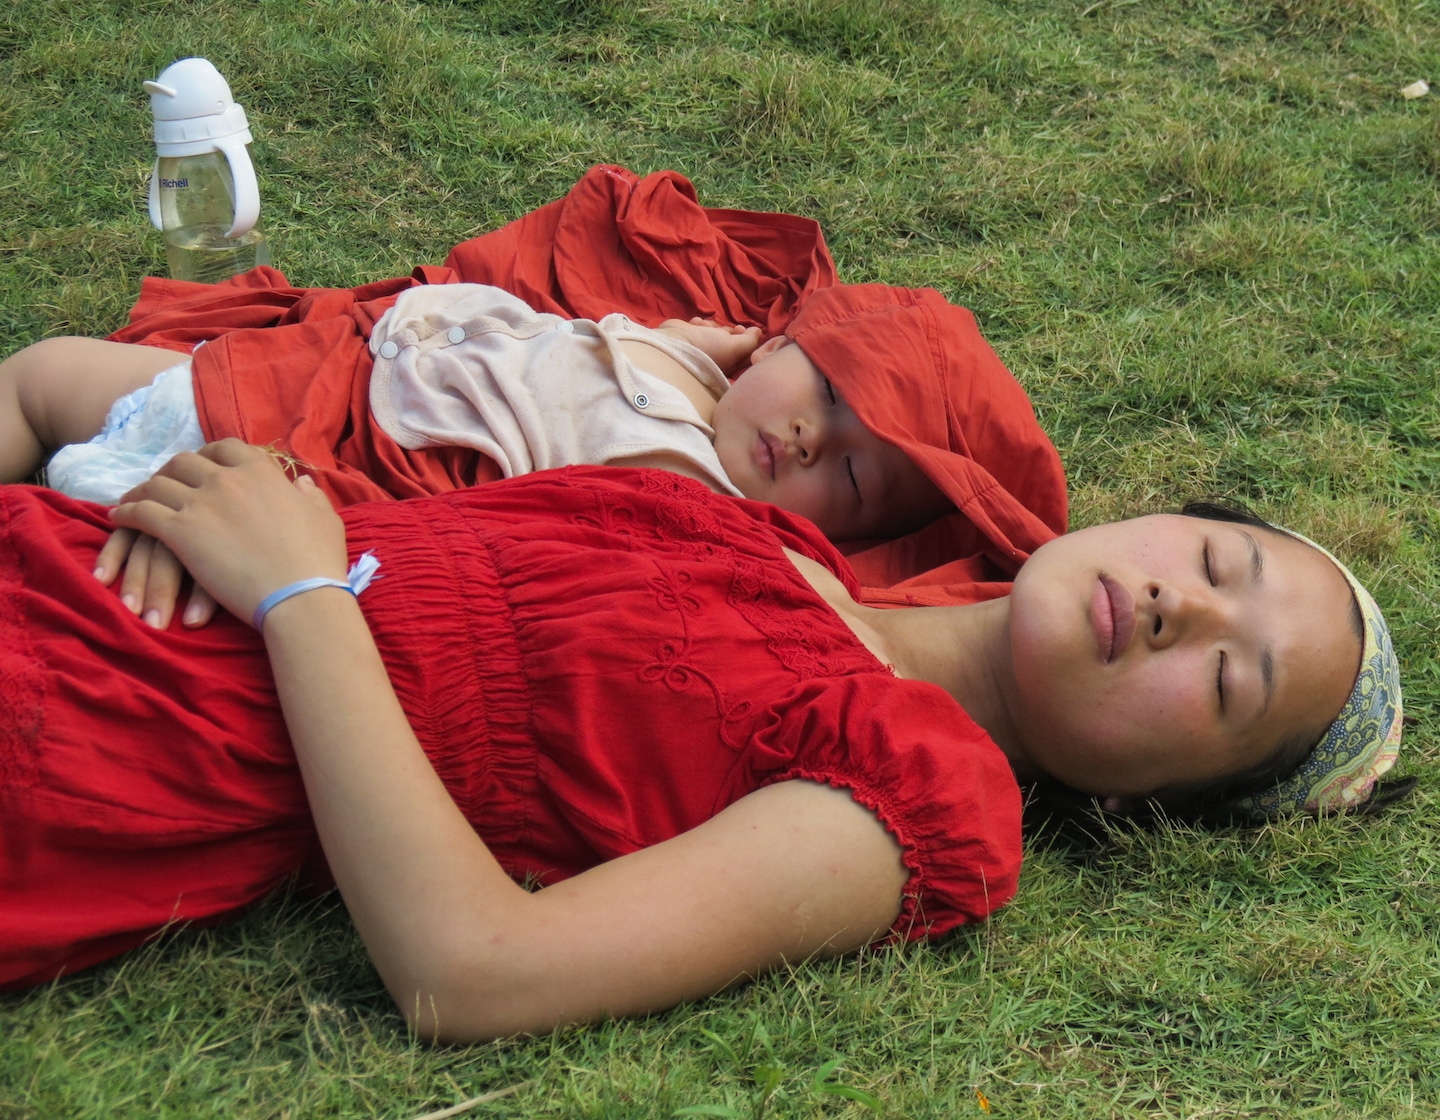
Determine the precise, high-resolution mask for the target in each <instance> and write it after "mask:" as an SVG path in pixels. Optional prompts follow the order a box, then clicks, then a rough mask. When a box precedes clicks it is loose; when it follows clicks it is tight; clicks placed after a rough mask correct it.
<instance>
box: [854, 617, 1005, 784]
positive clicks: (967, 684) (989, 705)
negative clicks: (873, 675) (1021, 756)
mask: <svg viewBox="0 0 1440 1120" xmlns="http://www.w3.org/2000/svg"><path fill="white" fill-rule="evenodd" d="M859 609H860V611H862V612H863V614H862V617H863V618H864V620H865V622H866V623H867V624H868V625H869V626H870V627H871V628H872V629H873V630H874V631H875V632H876V633H877V634H879V635H880V636H881V639H882V640H883V641H884V643H885V646H886V649H887V651H888V652H889V655H890V663H891V664H892V665H893V666H894V668H895V673H896V675H897V676H901V677H905V678H907V679H910V680H921V681H929V682H930V683H931V684H936V685H939V686H940V687H941V688H943V689H944V690H945V691H946V692H948V693H949V694H950V695H951V696H953V697H954V698H955V701H956V703H958V704H959V705H960V706H961V707H962V708H964V709H965V712H966V714H967V715H969V717H970V718H971V719H973V720H974V721H975V722H976V723H978V724H979V725H980V726H981V727H983V728H984V729H985V731H986V732H987V733H988V734H989V735H990V737H991V738H992V739H994V740H995V742H996V744H997V745H998V746H999V747H1000V749H1001V750H1002V751H1004V752H1005V755H1006V756H1007V757H1008V758H1011V759H1012V760H1013V759H1015V758H1016V757H1018V753H1017V748H1018V745H1019V740H1018V738H1017V736H1016V734H1015V720H1014V717H1013V712H1012V708H1011V698H1012V697H1013V696H1014V695H1015V675H1014V669H1013V666H1012V663H1011V660H1010V600H1009V599H991V600H990V601H988V602H984V603H972V604H968V605H965V606H955V607H912V608H902V609H899V610H875V609H873V608H868V607H860V608H859Z"/></svg>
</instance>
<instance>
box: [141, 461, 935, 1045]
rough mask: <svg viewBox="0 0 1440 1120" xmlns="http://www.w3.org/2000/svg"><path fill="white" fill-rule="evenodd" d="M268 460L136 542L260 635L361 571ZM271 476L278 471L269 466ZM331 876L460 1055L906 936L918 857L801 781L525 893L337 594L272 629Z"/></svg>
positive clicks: (858, 811)
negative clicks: (286, 593) (271, 598)
mask: <svg viewBox="0 0 1440 1120" xmlns="http://www.w3.org/2000/svg"><path fill="white" fill-rule="evenodd" d="M250 450H251V449H243V448H242V449H240V450H236V449H235V448H234V447H230V448H229V450H227V451H225V452H224V453H223V454H221V453H213V454H218V455H219V457H220V458H221V459H222V461H223V462H226V463H229V462H230V461H232V460H233V465H217V464H216V463H214V462H211V461H210V460H209V459H206V460H205V461H204V462H203V463H197V462H196V460H200V459H202V458H203V457H202V456H190V457H187V458H185V459H182V460H181V461H180V462H179V464H178V465H177V466H176V467H175V468H174V469H173V471H171V468H167V471H170V472H171V474H172V475H173V476H176V477H168V478H162V479H161V480H159V481H158V482H156V481H155V480H152V482H151V483H147V484H146V485H145V487H142V488H141V489H140V491H139V492H138V494H137V497H138V498H139V499H140V500H138V501H132V502H128V503H126V504H124V505H122V506H120V507H118V508H117V511H116V520H117V523H122V524H128V525H131V526H132V527H134V528H138V529H141V530H143V531H146V532H150V533H152V534H154V535H156V536H158V537H159V538H160V539H162V540H165V541H166V543H167V544H169V545H170V547H171V548H172V549H173V550H174V551H175V552H176V554H177V555H178V556H179V557H180V558H181V559H182V560H183V561H184V562H185V564H186V566H187V567H188V568H189V569H190V570H191V571H192V572H194V573H195V574H196V576H197V578H199V579H201V580H202V581H203V582H205V583H206V585H207V586H208V587H210V589H211V590H212V592H213V593H214V594H215V596H216V598H217V599H219V600H220V601H221V602H222V603H223V604H225V605H226V606H227V608H228V609H230V610H231V611H232V612H234V613H238V614H240V616H241V617H248V613H249V612H250V611H253V609H254V606H255V604H256V603H258V602H259V599H260V598H263V597H264V595H265V594H268V592H269V591H271V590H274V589H275V588H276V587H279V586H283V585H284V584H286V583H289V582H293V581H294V580H296V579H301V578H306V577H308V576H312V575H331V576H335V575H336V573H337V572H342V573H343V567H344V560H345V553H344V539H343V530H340V531H339V532H338V533H337V532H336V530H337V529H338V527H339V524H340V523H339V519H338V518H336V517H335V515H334V514H333V512H330V511H329V510H328V508H323V509H322V508H321V506H320V504H319V502H317V501H316V499H317V498H321V499H322V500H323V496H321V495H319V493H318V491H314V490H313V488H312V489H310V490H309V491H308V492H307V491H306V490H297V489H296V488H295V487H292V486H291V484H290V483H289V482H288V481H286V480H285V479H284V477H283V476H282V475H281V474H280V473H279V471H278V470H277V469H275V468H274V467H273V466H271V465H270V464H269V463H268V461H265V462H263V463H262V462H260V461H259V460H257V459H255V458H254V456H253V455H251V454H250ZM254 455H259V456H261V457H262V458H263V452H255V453H254ZM265 639H266V645H267V648H268V649H269V651H270V657H271V662H272V664H273V666H274V670H275V678H276V683H277V687H278V689H279V694H280V699H281V704H282V706H283V708H284V711H285V717H286V724H287V726H288V728H289V730H290V734H291V738H292V740H293V741H294V744H295V750H296V755H297V757H298V758H299V760H300V767H301V771H302V773H303V775H304V779H305V786H306V791H307V793H308V795H309V798H310V804H311V808H312V811H313V813H314V817H315V822H316V826H317V828H318V830H319V833H320V837H321V840H322V842H323V844H324V846H325V853H326V857H327V859H328V860H329V863H330V867H331V870H332V871H333V872H334V875H335V879H336V882H337V883H338V884H339V886H340V890H341V893H342V894H343V896H344V898H345V901H346V905H347V906H348V907H349V909H350V912H351V915H352V917H353V918H354V920H355V923H356V925H357V927H358V928H359V930H360V933H361V936H362V937H363V938H364V940H365V944H366V947H367V948H368V949H369V951H370V954H371V957H372V958H373V960H374V961H375V965H376V967H377V968H378V969H379V971H380V974H381V976H382V978H383V979H384V981H385V983H386V986H387V987H388V988H389V990H390V992H391V994H392V995H393V996H394V998H395V1000H396V1002H397V1004H398V1005H399V1006H400V1009H401V1011H402V1012H403V1013H404V1014H405V1016H406V1018H407V1019H408V1020H409V1021H410V1022H411V1023H412V1024H414V1026H415V1028H416V1029H417V1031H419V1032H420V1033H421V1034H422V1035H424V1036H425V1037H428V1038H434V1039H441V1040H447V1041H462V1040H471V1039H478V1038H489V1037H494V1036H497V1035H504V1034H511V1033H516V1032H521V1031H529V1030H544V1029H548V1028H550V1027H552V1026H555V1025H557V1024H560V1023H566V1022H575V1021H586V1020H591V1019H595V1018H599V1017H602V1016H605V1015H623V1014H631V1013H637V1012H644V1011H650V1010H656V1009H659V1008H663V1007H668V1006H670V1005H672V1004H674V1003H676V1002H677V1001H679V1000H682V999H685V998H688V997H694V996H701V995H704V994H707V993H710V992H714V991H716V990H719V989H720V988H723V987H725V986H727V985H728V984H730V983H733V982H734V981H736V980H738V979H741V978H743V977H746V976H751V975H754V974H756V973H758V972H760V971H763V970H765V969H767V968H772V967H775V966H777V965H779V964H781V963H783V962H786V961H797V960H801V959H804V958H805V957H808V956H812V955H814V954H817V953H830V952H842V951H845V950H848V949H853V948H856V947H858V946H860V945H863V944H865V943H867V942H868V941H870V940H872V939H873V938H874V937H876V936H877V935H879V934H880V933H882V932H883V931H884V930H885V929H886V928H887V927H888V926H889V924H890V923H891V922H892V921H893V920H894V918H895V915H896V913H897V912H898V909H899V904H900V892H901V890H902V888H903V885H904V883H905V879H906V872H905V869H904V867H903V865H902V863H901V860H900V855H899V848H898V846H897V845H896V843H895V841H894V840H893V839H892V838H891V837H890V836H889V834H888V833H887V832H886V831H885V830H884V829H883V827H882V826H881V825H880V823H879V822H878V820H877V819H876V818H875V817H874V816H873V815H872V814H870V813H869V812H868V811H866V810H865V809H863V808H861V807H860V806H859V805H857V804H856V803H855V802H854V801H853V800H852V799H851V798H850V797H849V796H848V795H847V794H845V793H844V792H841V791H837V790H833V789H829V788H827V787H823V786H819V785H816V784H813V783H808V782H787V783H782V784H780V785H777V786H774V787H770V788H768V789H764V790H761V791H759V792H757V793H753V794H751V795H750V796H748V797H746V798H744V799H742V800H741V801H739V802H737V803H736V804H735V805H733V806H731V807H730V808H729V809H727V810H725V811H724V812H723V813H721V814H720V815H719V816H717V817H715V818H714V819H713V820H711V821H709V822H707V823H705V824H703V825H701V826H700V827H699V828H696V829H694V830H692V831H691V832H688V833H686V834H684V835H682V836H679V837H676V838H675V839H673V840H671V841H668V842H666V843H664V844H660V845H657V846H655V847H653V848H649V849H646V850H644V851H641V852H637V853H635V854H633V855H629V856H625V857H623V858H621V859H618V860H614V861H612V862H610V863H607V864H603V865H601V866H599V867H596V868H594V869H592V870H590V871H588V872H586V873H584V874H582V875H579V876H576V877H575V878H573V879H570V880H567V881H565V882H562V883H559V884H557V885H555V886H553V887H549V888H547V889H545V890H542V891H539V892H536V893H534V894H531V893H527V892H526V891H524V890H522V889H521V888H520V887H519V886H517V885H516V884H515V883H514V882H513V881H512V880H511V879H510V878H509V877H508V876H507V875H506V874H505V873H504V871H503V870H502V869H501V868H500V866H499V864H498V863H497V862H496V861H495V859H494V857H493V856H492V855H491V854H490V852H489V851H488V849H486V847H485V846H484V844H483V843H482V842H481V841H480V839H479V838H478V836H477V835H476V834H475V832H474V831H473V830H472V829H471V827H470V825H469V823H468V822H467V821H466V820H465V818H464V817H463V816H462V815H461V813H460V811H459V810H458V808H456V806H455V803H454V802H453V801H452V800H451V798H450V796H449V794H448V793H447V792H446V791H445V788H444V786H443V785H442V784H441V782H440V780H439V778H438V777H437V776H436V775H435V772H434V770H433V769H432V767H431V766H430V764H429V762H428V760H427V759H426V758H425V755H424V753H423V752H422V750H421V749H420V746H419V744H418V742H417V741H416V739H415V736H414V733H413V732H412V731H411V729H410V727H409V724H408V723H407V722H406V719H405V715H404V712H403V711H402V709H401V708H400V705H399V703H398V701H397V700H396V699H395V694H394V692H393V690H392V689H391V687H390V684H389V681H388V678H387V677H386V674H385V669H384V665H383V663H382V662H381V660H380V657H379V655H378V653H377V652H376V650H375V645H374V642H373V640H372V639H371V637H370V634H369V631H368V629H367V628H366V625H365V621H364V618H363V616H362V615H361V613H360V610H359V607H358V605H357V604H356V602H355V601H354V599H353V598H352V597H351V596H349V595H348V594H346V593H345V592H343V591H340V590H338V589H321V590H319V591H312V592H309V593H306V594H304V595H300V596H297V597H296V598H293V599H290V600H287V601H286V602H284V603H281V604H280V605H279V606H277V607H276V608H275V609H274V610H273V611H272V612H271V613H270V615H269V616H268V618H267V619H266V622H265Z"/></svg>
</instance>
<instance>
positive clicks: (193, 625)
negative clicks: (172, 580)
mask: <svg viewBox="0 0 1440 1120" xmlns="http://www.w3.org/2000/svg"><path fill="white" fill-rule="evenodd" d="M217 609H219V605H218V604H217V603H216V602H215V597H214V596H213V595H211V594H210V592H208V591H206V590H205V589H204V588H203V587H201V586H200V585H199V584H198V583H197V584H196V585H195V586H194V587H192V588H191V589H190V599H189V601H188V602H186V604H185V614H184V615H183V616H182V617H181V619H180V624H181V625H182V626H188V627H189V628H190V629H192V630H194V629H198V628H199V627H201V626H204V625H205V624H206V623H207V622H209V621H210V620H211V619H212V618H214V617H215V611H216V610H217Z"/></svg>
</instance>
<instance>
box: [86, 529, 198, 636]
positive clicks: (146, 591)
mask: <svg viewBox="0 0 1440 1120" xmlns="http://www.w3.org/2000/svg"><path fill="white" fill-rule="evenodd" d="M122 571H123V572H124V573H125V575H124V578H123V579H122V580H121V581H120V601H121V602H122V603H124V604H125V606H126V608H127V609H128V610H129V611H130V613H131V614H135V615H139V616H140V617H141V618H142V619H144V621H145V624H146V625H147V626H153V627H154V628H155V629H156V630H164V629H165V628H166V627H167V626H169V625H170V618H171V616H172V615H173V614H174V613H175V603H176V602H177V600H178V599H179V597H180V585H181V583H182V582H183V581H184V579H185V576H186V575H187V574H188V573H187V572H186V571H185V568H184V566H183V565H182V564H181V563H180V561H179V560H178V559H177V558H176V556H175V554H174V553H173V552H171V551H170V550H169V549H168V548H167V547H166V546H165V545H163V544H161V543H160V542H159V541H157V540H156V539H155V538H154V537H151V536H147V535H146V534H144V533H140V532H137V531H136V530H134V529H116V530H115V531H114V532H113V533H111V534H110V539H109V540H107V541H106V542H105V547H104V548H102V549H101V550H100V555H99V556H97V557H96V558H95V578H96V579H98V580H99V581H100V582H101V583H103V584H104V585H105V586H106V587H109V586H110V585H111V584H112V583H114V582H115V577H116V576H118V575H120V573H121V572H122ZM216 606H217V604H216V602H215V600H214V598H212V597H211V595H210V592H208V591H206V590H205V589H204V588H203V587H201V586H200V585H199V584H198V583H197V584H194V585H193V586H192V587H191V588H190V598H189V599H187V600H186V603H185V614H184V617H183V618H181V620H180V621H181V625H183V626H188V627H190V628H191V629H195V628H197V627H200V626H204V625H205V624H206V623H207V622H209V621H210V620H211V619H212V618H214V617H215V610H216Z"/></svg>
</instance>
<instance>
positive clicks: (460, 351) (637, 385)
mask: <svg viewBox="0 0 1440 1120" xmlns="http://www.w3.org/2000/svg"><path fill="white" fill-rule="evenodd" d="M622 341H634V342H643V343H646V344H647V345H650V346H654V347H655V348H656V349H658V350H661V351H663V352H664V353H665V354H667V355H669V356H670V357H672V358H674V359H675V360H676V361H677V362H679V363H680V364H681V365H682V366H683V367H684V368H685V369H686V370H687V371H688V372H689V373H690V374H692V375H693V376H694V377H695V379H696V380H697V381H699V382H700V383H701V384H702V385H703V386H705V388H706V389H707V390H708V391H710V392H711V393H713V394H714V395H715V397H716V398H717V399H718V398H719V397H720V396H721V395H723V394H724V392H725V391H726V389H728V388H729V382H728V381H727V380H726V379H725V375H724V374H723V373H721V372H720V367H719V366H717V365H716V364H715V363H714V361H712V360H711V359H710V357H709V356H708V355H706V354H705V353H704V352H703V351H701V350H699V349H697V348H696V347H694V346H691V345H690V344H689V343H687V342H682V341H680V340H679V339H676V338H672V337H671V336H669V335H667V334H663V333H661V332H659V331H654V330H650V329H649V328H647V327H642V326H639V325H637V324H635V323H632V322H631V321H630V320H629V319H627V318H626V317H625V316H624V315H619V314H615V315H607V316H605V318H603V319H601V320H600V321H599V322H598V323H596V322H592V321H591V320H589V319H563V318H561V317H560V316H558V315H548V314H545V313H543V312H538V311H535V310H534V309H533V308H531V307H530V305H529V304H527V303H525V302H524V301H523V300H520V299H517V298H516V297H515V296H513V295H511V294H510V293H509V292H506V291H503V290H501V289H500V288H492V287H490V286H489V285H485V284H433V285H421V286H419V287H415V288H409V289H407V290H406V291H404V292H402V293H401V294H400V298H399V299H397V300H396V301H395V306H394V307H392V308H391V309H390V310H389V311H387V312H386V313H385V314H384V315H383V316H381V318H380V320H379V321H378V322H377V323H376V324H375V327H374V329H373V330H372V331H371V333H370V352H371V354H373V355H374V358H375V368H374V370H373V372H372V373H371V375H370V411H371V412H372V413H373V414H374V416H375V420H376V421H377V422H378V423H379V425H380V427H381V428H383V429H384V431H385V432H386V434H387V435H389V436H390V438H391V439H393V440H395V442H396V443H398V444H399V445H400V446H401V447H405V448H409V449H411V450H416V449H418V448H422V447H435V446H448V445H460V446H464V447H473V448H475V449H477V450H478V451H481V452H483V453H484V454H486V455H488V456H489V457H490V458H492V459H494V460H495V462H496V463H498V464H499V465H500V469H501V471H502V472H503V473H504V475H505V477H507V478H510V477H513V476H515V475H521V474H527V473H529V472H530V471H538V470H545V469H546V468H548V467H561V466H569V465H572V464H577V463H597V464H598V463H608V462H613V461H615V460H617V459H627V458H632V457H635V456H639V455H651V454H655V453H663V454H669V455H672V456H679V457H680V458H682V459H684V460H685V461H686V462H688V463H690V464H691V465H693V466H694V467H696V468H698V469H699V470H700V471H701V472H702V473H703V475H704V477H705V478H706V480H707V481H708V482H710V484H711V485H712V488H714V489H716V490H719V491H721V492H723V493H726V494H733V495H736V496H740V491H739V490H737V489H736V488H735V487H734V486H733V485H732V484H731V482H730V480H729V479H728V478H726V477H725V471H724V469H723V468H722V467H721V465H720V459H719V457H718V456H717V455H716V454H715V448H714V446H713V444H712V442H711V441H712V440H713V438H714V431H713V430H712V429H711V428H710V426H709V425H708V424H706V423H705V422H704V421H703V420H701V419H700V416H699V414H698V413H697V412H696V410H695V406H694V405H693V404H692V403H691V402H690V400H689V399H688V398H687V397H686V396H685V394H684V393H682V392H681V391H680V390H679V389H677V388H676V387H675V386H673V385H671V384H669V383H668V382H666V381H662V380H660V379H659V378H658V377H654V376H652V375H650V374H648V373H646V372H645V371H644V370H640V369H637V368H636V367H635V366H634V365H633V364H632V363H631V362H630V360H629V359H628V358H627V357H626V356H625V354H624V353H623V352H622V351H621V349H620V347H619V346H618V345H617V344H618V343H620V342H622Z"/></svg>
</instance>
